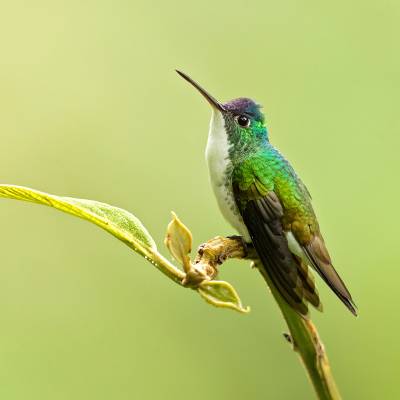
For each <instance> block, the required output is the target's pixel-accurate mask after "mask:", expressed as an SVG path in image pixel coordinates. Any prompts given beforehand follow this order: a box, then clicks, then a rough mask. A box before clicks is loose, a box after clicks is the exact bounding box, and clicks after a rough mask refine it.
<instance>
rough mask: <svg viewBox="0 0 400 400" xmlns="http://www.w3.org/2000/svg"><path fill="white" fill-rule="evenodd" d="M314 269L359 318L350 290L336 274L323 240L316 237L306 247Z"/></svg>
mask: <svg viewBox="0 0 400 400" xmlns="http://www.w3.org/2000/svg"><path fill="white" fill-rule="evenodd" d="M304 251H305V253H306V254H307V256H308V258H309V259H310V262H311V264H312V266H313V268H314V269H315V270H316V271H317V272H318V274H319V275H320V276H321V278H322V279H323V280H324V281H325V282H326V284H327V285H328V286H329V287H330V288H331V289H332V290H333V292H334V293H335V294H336V295H337V296H338V297H339V299H340V300H341V301H342V302H343V304H344V305H345V306H346V307H347V308H348V309H349V310H350V311H351V313H352V314H353V315H355V316H357V306H356V305H355V303H354V301H353V299H352V297H351V294H350V292H349V290H348V289H347V288H346V285H345V284H344V282H343V281H342V279H341V278H340V276H339V274H338V273H337V272H336V270H335V268H334V267H333V265H332V263H331V259H330V257H329V255H328V252H327V250H326V248H325V244H324V242H323V239H322V238H320V237H318V236H316V237H314V239H313V240H312V242H311V243H310V244H309V245H307V246H305V247H304Z"/></svg>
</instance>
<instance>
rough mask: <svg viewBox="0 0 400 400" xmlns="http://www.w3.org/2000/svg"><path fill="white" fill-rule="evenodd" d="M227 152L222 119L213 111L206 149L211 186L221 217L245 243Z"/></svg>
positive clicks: (244, 230) (226, 140)
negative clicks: (234, 196)
mask: <svg viewBox="0 0 400 400" xmlns="http://www.w3.org/2000/svg"><path fill="white" fill-rule="evenodd" d="M228 152H229V143H228V138H227V135H226V132H225V121H224V118H223V116H222V114H221V113H220V112H219V111H213V114H212V117H211V122H210V131H209V134H208V141H207V147H206V160H207V164H208V170H209V174H210V180H211V186H212V188H213V191H214V194H215V197H216V198H217V202H218V206H219V208H220V210H221V212H222V215H223V216H224V217H225V219H226V220H227V221H228V222H229V223H230V224H231V225H232V226H233V227H234V228H235V229H236V230H237V231H238V232H239V233H240V235H242V236H243V237H244V239H245V240H246V241H250V236H249V233H248V231H247V228H246V226H245V225H244V223H243V220H242V217H241V216H240V214H239V210H238V209H237V207H236V204H235V200H234V198H233V193H232V185H231V181H230V177H229V175H228V174H229V172H228V171H229V170H230V166H231V163H230V160H229V153H228Z"/></svg>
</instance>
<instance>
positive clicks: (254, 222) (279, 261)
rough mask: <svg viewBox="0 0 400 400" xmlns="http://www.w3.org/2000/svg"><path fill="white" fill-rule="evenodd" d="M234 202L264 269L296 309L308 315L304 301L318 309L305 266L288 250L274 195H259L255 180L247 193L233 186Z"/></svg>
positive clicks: (278, 202)
mask: <svg viewBox="0 0 400 400" xmlns="http://www.w3.org/2000/svg"><path fill="white" fill-rule="evenodd" d="M233 189H234V195H235V200H236V204H237V205H238V208H239V210H240V213H241V215H242V218H243V221H244V223H245V225H246V227H247V229H248V231H249V234H250V237H251V239H252V242H253V245H254V247H255V249H256V251H257V253H258V256H259V257H260V259H261V262H262V264H263V267H264V268H265V272H266V273H267V274H268V276H269V278H270V279H271V281H272V283H273V284H274V285H275V287H276V288H277V290H278V291H279V293H280V294H281V295H282V296H283V298H284V299H285V300H286V301H287V302H288V304H290V305H291V306H292V307H293V308H294V309H295V310H297V311H298V312H299V313H300V314H302V315H307V313H308V307H307V301H308V302H310V303H311V304H312V305H314V306H315V307H317V308H320V300H319V297H318V293H317V291H316V289H315V285H314V281H313V279H312V277H311V275H309V271H308V267H307V265H306V264H305V263H304V262H303V261H302V260H301V259H299V258H298V257H296V256H295V255H293V254H292V253H291V251H290V250H289V246H288V242H287V239H286V235H285V232H284V230H283V226H282V222H281V219H282V216H283V209H282V205H281V203H280V201H279V199H278V197H277V195H276V194H275V193H274V192H273V191H270V192H268V193H267V194H261V193H260V191H259V190H258V189H257V184H256V183H254V184H253V185H251V186H250V188H247V189H246V192H242V191H241V189H240V187H239V186H238V185H234V187H233Z"/></svg>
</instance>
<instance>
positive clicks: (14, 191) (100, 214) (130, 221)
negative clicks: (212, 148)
mask: <svg viewBox="0 0 400 400" xmlns="http://www.w3.org/2000/svg"><path fill="white" fill-rule="evenodd" d="M1 197H3V198H8V199H15V200H22V201H28V202H31V203H36V204H42V205H45V206H49V207H53V208H55V209H57V210H60V211H63V212H65V213H67V214H71V215H74V216H76V217H79V218H82V219H84V220H87V221H89V222H92V223H93V224H95V225H97V226H99V227H101V228H103V229H104V230H105V231H107V232H109V233H111V234H112V235H113V236H115V237H116V238H117V239H119V240H121V241H122V242H124V243H125V244H127V245H128V246H129V247H130V248H132V249H133V250H135V251H136V252H137V253H139V254H140V255H142V256H143V257H144V258H146V260H148V261H149V262H150V263H152V264H153V265H154V266H155V267H157V268H158V269H159V270H160V271H161V272H163V273H164V274H165V275H167V276H168V277H169V278H171V279H172V280H173V281H175V282H176V283H178V284H179V285H183V284H182V281H183V280H184V278H185V277H186V274H185V273H184V272H183V271H181V270H180V269H179V268H177V267H175V266H174V265H173V264H171V263H170V262H169V261H168V260H167V259H166V258H165V257H163V256H162V255H161V254H160V253H159V252H158V251H157V247H156V244H155V243H154V240H153V238H152V237H151V236H150V234H149V232H148V231H147V229H146V228H145V227H144V226H143V224H142V223H141V222H140V221H139V220H138V219H137V218H136V217H135V216H134V215H133V214H131V213H129V212H128V211H126V210H123V209H121V208H118V207H113V206H110V205H108V204H105V203H100V202H98V201H93V200H84V199H74V198H72V197H61V196H55V195H52V194H48V193H44V192H40V191H39V190H35V189H30V188H26V187H22V186H16V185H0V198H1ZM171 224H172V227H171V229H172V232H173V233H172V237H173V239H171V240H172V242H173V244H172V242H171V243H170V245H169V248H172V249H173V250H171V252H173V254H174V257H175V256H176V257H177V258H178V259H179V258H181V260H183V261H184V262H187V261H185V257H187V258H188V253H190V249H191V246H192V236H191V234H190V232H189V230H188V229H187V228H186V227H185V226H184V225H183V224H182V223H181V222H180V221H179V220H178V219H177V217H176V216H174V220H173V221H172V222H171ZM171 224H170V225H171ZM175 242H176V243H175ZM189 263H190V259H189ZM189 265H190V264H189ZM196 290H197V291H198V292H199V293H200V295H201V296H202V297H203V298H204V299H206V300H207V301H208V302H209V303H210V304H213V305H215V306H217V307H227V308H232V309H234V310H237V311H240V312H247V310H246V309H244V308H243V307H242V305H241V302H240V299H239V297H238V295H237V293H236V291H235V290H234V289H233V287H232V286H231V285H230V284H229V283H226V282H216V281H212V282H211V281H204V282H202V283H201V284H200V285H199V287H198V288H197V289H196Z"/></svg>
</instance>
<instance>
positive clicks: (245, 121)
mask: <svg viewBox="0 0 400 400" xmlns="http://www.w3.org/2000/svg"><path fill="white" fill-rule="evenodd" d="M236 122H237V123H238V124H239V125H240V126H242V127H243V128H247V127H248V126H249V125H250V118H249V117H246V116H245V115H238V116H237V117H236Z"/></svg>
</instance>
